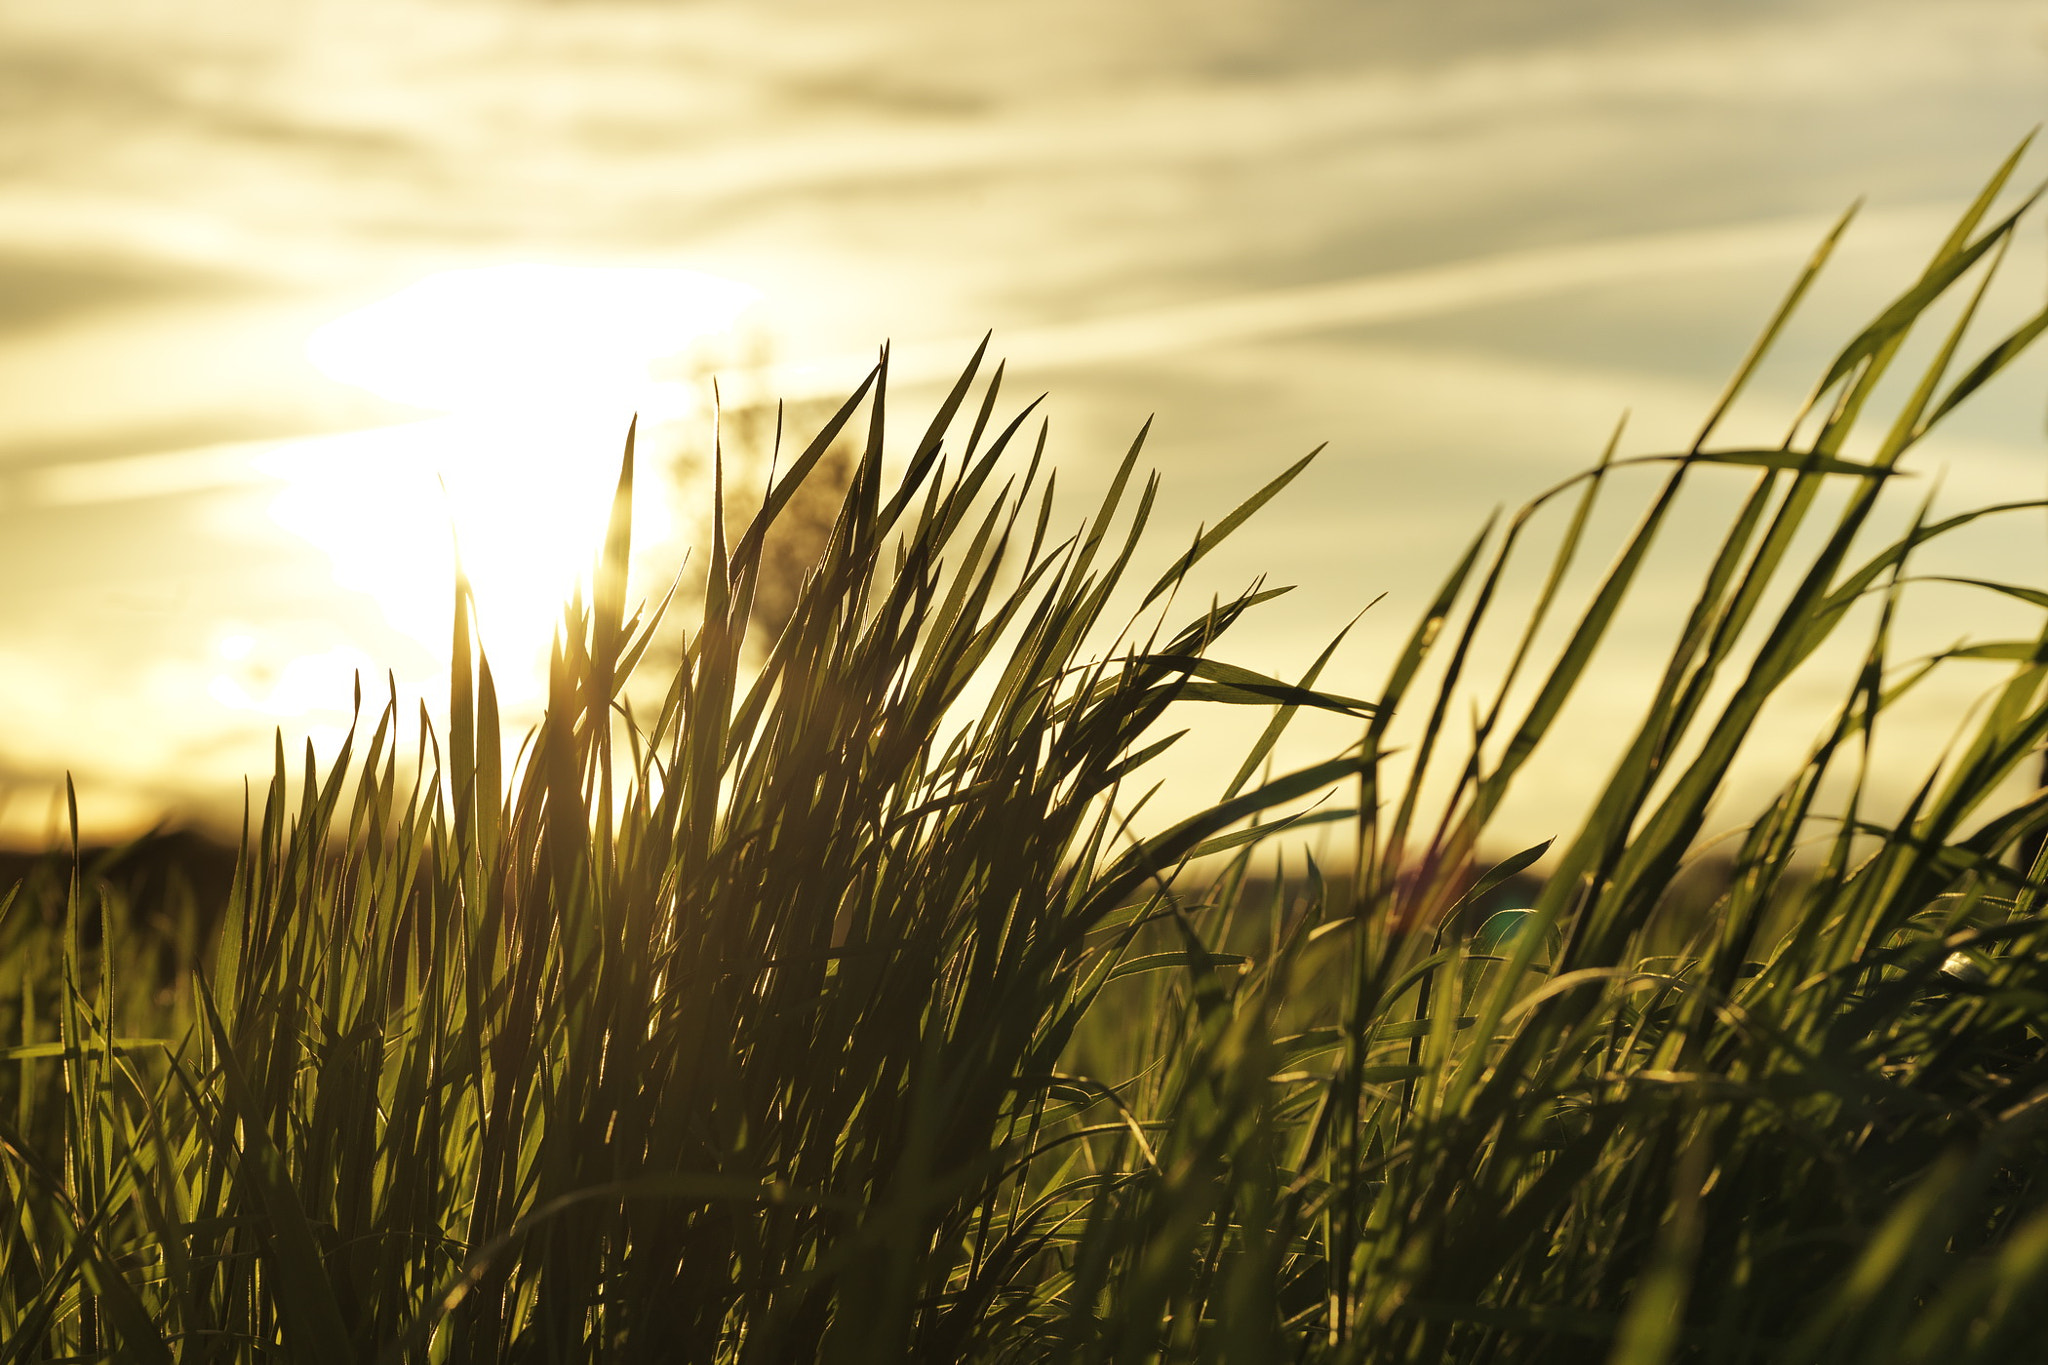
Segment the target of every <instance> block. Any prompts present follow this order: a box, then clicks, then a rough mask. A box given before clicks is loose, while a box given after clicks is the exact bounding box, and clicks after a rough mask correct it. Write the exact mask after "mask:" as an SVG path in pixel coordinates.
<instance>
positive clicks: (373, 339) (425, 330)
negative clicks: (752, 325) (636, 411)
mask: <svg viewBox="0 0 2048 1365" xmlns="http://www.w3.org/2000/svg"><path fill="white" fill-rule="evenodd" d="M760 297H761V296H760V293H759V291H757V290H755V289H753V288H751V287H749V286H747V285H744V284H740V283H738V282H737V281H734V280H727V279H721V278H719V277H718V276H716V275H706V274H702V273H700V272H697V271H694V270H658V269H649V268H629V267H616V268H609V267H602V266H568V265H539V264H517V265H495V266H482V267H478V268H475V269H469V270H445V271H442V272H441V273H439V274H437V275H429V276H427V277H426V278H425V279H423V280H420V281H419V282H418V283H416V284H411V285H408V286H406V287H405V288H404V289H401V290H399V291H398V292H397V293H396V294H393V295H392V296H391V297H389V298H387V299H383V300H380V301H379V302H377V303H373V304H371V305H369V306H368V307H367V308H362V309H358V310H357V311H356V312H353V313H350V314H348V315H347V316H346V317H342V318H338V319H336V320H335V321H333V322H330V323H328V324H327V325H326V326H324V327H322V328H320V329H319V330H318V331H316V332H315V333H314V334H313V336H312V338H311V339H310V340H309V341H308V342H307V344H306V354H307V356H308V357H309V358H310V359H311V360H312V362H313V363H314V364H315V365H317V366H318V367H319V368H320V369H321V371H322V372H324V373H326V374H328V375H330V376H331V377H333V378H335V379H339V380H341V381H342V382H343V383H345V384H354V385H356V386H357V387H359V388H365V389H368V390H370V391H371V392H372V393H375V394H378V395H379V396H381V397H384V398H389V399H391V400H392V401H393V402H398V403H407V404H411V405H412V406H414V407H421V408H433V409H437V410H439V411H442V412H464V413H474V414H477V415H480V416H490V415H492V414H494V413H498V412H502V411H504V410H505V409H507V408H518V409H531V408H534V407H546V408H551V409H557V410H559V409H563V408H588V407H591V406H606V405H609V406H620V405H624V406H628V407H632V406H638V405H640V404H641V403H642V402H643V401H644V400H645V399H646V398H647V397H648V396H649V390H650V389H651V388H655V387H657V386H659V384H660V381H661V379H662V378H663V377H664V376H661V375H657V374H656V373H655V372H654V371H655V370H656V369H657V368H658V367H659V366H660V364H661V362H663V361H668V362H671V363H672V365H674V366H676V367H678V368H680V367H684V366H687V362H688V360H689V352H690V351H691V350H692V348H694V347H695V346H697V345H698V344H700V343H702V342H703V341H705V340H706V339H707V338H710V337H714V336H717V335H719V334H721V333H724V332H727V331H728V330H730V329H731V327H732V326H733V324H734V322H735V321H736V320H737V319H738V318H739V315H740V314H741V313H742V312H743V311H745V310H746V308H747V307H748V306H749V305H750V304H753V303H754V302H756V301H757V300H758V299H759V298H760ZM668 377H669V378H671V379H672V378H673V377H674V376H673V375H671V376H668Z"/></svg>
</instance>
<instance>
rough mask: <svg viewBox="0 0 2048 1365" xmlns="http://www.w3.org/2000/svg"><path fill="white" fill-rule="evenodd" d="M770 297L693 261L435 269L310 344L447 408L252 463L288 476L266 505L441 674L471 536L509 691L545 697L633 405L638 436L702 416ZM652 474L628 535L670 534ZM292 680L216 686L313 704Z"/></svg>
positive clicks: (355, 374) (487, 628)
mask: <svg viewBox="0 0 2048 1365" xmlns="http://www.w3.org/2000/svg"><path fill="white" fill-rule="evenodd" d="M759 297H760V295H759V293H758V292H757V291H756V290H754V289H752V288H750V287H749V286H747V285H744V284H740V283H738V282H736V281H733V280H727V279H720V278H718V277H716V276H712V275H705V274H701V273H698V272H694V271H687V270H660V269H646V268H603V267H579V266H560V265H538V264H522V265H504V266H491V267H484V268H478V269H466V270H451V271H445V272H443V273H440V274H436V275H431V276H428V277H427V278H425V279H423V280H420V281H418V282H417V283H415V284H412V285H410V286H408V287H406V288H404V289H402V290H400V291H399V292H398V293H396V294H393V295H391V296H390V297H388V298H386V299H383V300H381V301H379V302H377V303H373V304H370V305H369V306H367V307H365V308H361V309H359V310H357V311H355V312H353V313H350V314H348V315H346V316H344V317H341V318H338V319H336V320H335V321H333V322H331V323H328V324H327V325H325V326H323V327H321V328H320V329H319V330H318V331H316V332H315V333H314V334H313V335H312V337H311V338H310V340H309V341H308V343H307V347H306V351H307V355H308V357H309V358H310V359H311V360H312V361H313V363H314V364H315V365H317V366H318V367H319V368H320V369H321V370H322V371H323V372H325V373H326V374H328V375H329V376H331V377H332V378H335V379H338V380H341V381H343V382H345V383H348V384H352V385H356V386H359V387H361V388H365V389H368V390H370V391H371V392H373V393H376V394H378V395H380V396H382V397H384V398H388V399H391V400H393V401H395V402H400V403H405V404H409V405H412V406H415V407H421V408H427V409H431V410H435V411H437V412H439V413H442V414H444V415H442V416H437V417H432V418H426V419H423V420H421V421H418V422H412V423H406V424H401V425H398V426H392V427H386V428H382V429H378V430H374V431H363V432H352V433H348V434H346V435H341V436H331V437H320V438H314V439H309V440H302V441H295V442H292V443H289V444H287V445H283V446H279V447H277V448H276V449H274V450H272V451H270V452H268V453H267V454H265V455H262V456H260V457H259V458H258V459H257V460H256V465H257V467H258V468H259V469H261V470H262V471H263V472H265V473H267V474H269V475H271V476H272V477H275V478H278V479H280V480H281V481H282V482H283V484H284V487H283V488H282V490H280V492H279V493H278V495H277V497H276V498H275V499H274V500H273V502H272V504H271V508H270V513H271V516H272V518H273V519H274V520H275V521H276V522H277V523H278V524H280V525H281V526H283V527H285V528H286V529H288V530H290V531H292V532H293V533H295V534H297V535H299V536H301V537H303V538H304V539H306V540H307V541H310V542H311V543H312V544H314V545H315V546H317V547H319V548H320V549H321V550H322V551H324V552H325V553H326V555H327V556H328V558H329V560H330V561H331V563H332V565H333V572H334V577H335V580H336V581H337V582H338V583H340V584H341V585H342V586H343V587H345V588H349V589H352V590H354V591H357V592H361V593H364V594H366V595H368V596H369V597H370V598H371V599H372V600H373V601H375V603H376V604H377V606H378V608H379V610H380V611H381V612H382V613H383V615H384V617H385V619H386V620H387V621H388V622H389V623H390V625H391V626H392V627H394V628H395V629H396V630H398V631H400V632H402V633H403V634H404V635H406V636H409V637H410V638H412V639H413V640H415V641H417V642H419V643H420V644H421V645H422V646H423V647H424V648H425V650H426V651H427V653H428V656H429V657H432V658H435V659H439V660H441V661H442V662H443V664H444V665H445V661H446V656H447V649H448V632H449V628H450V610H451V606H450V603H451V595H452V585H453V581H454V567H455V565H454V553H455V549H456V547H459V549H460V553H461V556H462V564H463V568H464V570H465V571H466V572H467V573H468V575H469V578H470V581H471V583H472V585H473V587H474V589H475V592H476V599H477V619H478V629H479V633H480V634H481V636H482V638H483V643H484V647H485V649H486V650H488V651H489V652H490V654H491V657H492V663H493V670H494V673H495V674H496V677H497V679H498V683H499V687H500V690H501V693H502V694H503V696H504V699H505V700H506V701H507V702H508V703H511V704H515V705H516V704H518V703H521V702H532V701H535V700H537V699H538V697H539V696H540V695H541V692H542V687H543V679H544V667H543V665H544V661H545V656H546V651H547V647H548V642H549V640H550V639H551V638H552V635H553V631H554V628H555V625H556V623H557V622H558V621H559V620H560V613H561V607H562V603H563V602H564V601H565V600H566V599H567V597H568V596H569V595H570V594H571V593H573V592H574V591H575V589H576V587H577V585H578V584H579V582H583V581H586V580H587V575H588V573H589V571H590V567H591V563H592V560H593V557H594V556H595V554H596V552H597V547H598V545H599V542H600V539H601V536H602V533H603V527H604V523H605V516H606V512H607V509H608V506H609V502H610V498H611V495H612V489H613V486H614V480H615V479H616V477H617V474H618V462H619V456H620V451H621V445H622V441H623V438H624V436H625V432H626V424H627V422H628V421H629V420H630V419H631V417H632V416H633V415H634V414H635V413H639V414H641V416H642V419H643V431H645V429H646V421H647V419H648V418H649V417H650V416H652V417H654V418H657V419H667V420H672V419H676V418H679V417H683V416H685V415H688V414H689V413H690V412H692V411H693V408H694V405H695V403H696V401H697V399H696V394H697V388H698V385H699V384H700V383H701V375H702V374H703V373H705V372H706V371H707V370H708V369H709V367H710V366H711V365H712V364H714V363H715V362H716V361H717V360H718V358H719V357H720V356H721V355H722V354H725V353H727V352H728V351H729V348H730V347H731V345H732V343H733V338H734V336H735V334H736V331H737V330H738V329H739V328H740V327H741V325H742V315H743V314H744V313H745V312H746V310H747V309H748V308H749V307H750V306H751V305H752V304H753V303H754V302H755V301H756V300H757V299H758V298H759ZM641 468H642V470H643V476H642V478H641V479H640V480H639V481H638V483H637V484H636V498H635V526H634V534H635V539H636V542H638V543H640V544H641V545H643V546H645V545H656V546H659V545H661V544H662V542H663V541H664V540H665V539H666V538H667V537H668V536H669V535H670V534H671V531H672V528H671V526H670V524H669V521H670V518H669V514H668V509H667V507H666V505H665V503H666V499H665V498H664V497H663V496H661V488H660V483H661V479H660V477H659V475H658V470H656V469H651V468H649V467H648V465H647V464H644V463H643V465H642V466H641ZM327 662H328V663H330V664H331V663H332V662H333V661H332V660H329V661H327ZM332 671H333V670H332V669H331V668H329V669H323V670H320V672H321V673H322V674H323V675H324V674H325V673H329V672H332ZM310 678H311V675H308V678H307V679H304V680H301V679H298V678H293V679H291V680H290V681H291V682H292V683H294V684H297V683H301V682H308V681H310ZM420 681H422V682H424V681H425V680H424V679H422V680H420ZM281 691H282V692H288V693H290V694H291V695H290V696H289V697H286V696H283V695H278V694H273V695H272V696H271V697H269V698H265V699H258V698H255V697H253V696H246V697H245V696H244V695H242V694H241V693H240V690H239V689H230V688H228V687H225V686H223V687H222V688H220V689H219V699H220V700H221V701H223V703H224V704H231V705H238V706H241V707H243V708H245V709H264V710H275V709H277V707H278V706H279V705H280V704H284V705H296V704H298V703H300V702H302V701H303V700H304V697H303V695H302V691H303V689H302V687H300V686H289V687H284V688H282V689H281ZM339 695H340V696H341V698H342V699H343V700H344V701H345V699H346V697H347V695H348V689H347V688H346V687H343V688H341V690H340V693H339ZM266 701H267V702H268V704H267V705H265V704H264V703H265V702H266Z"/></svg>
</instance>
